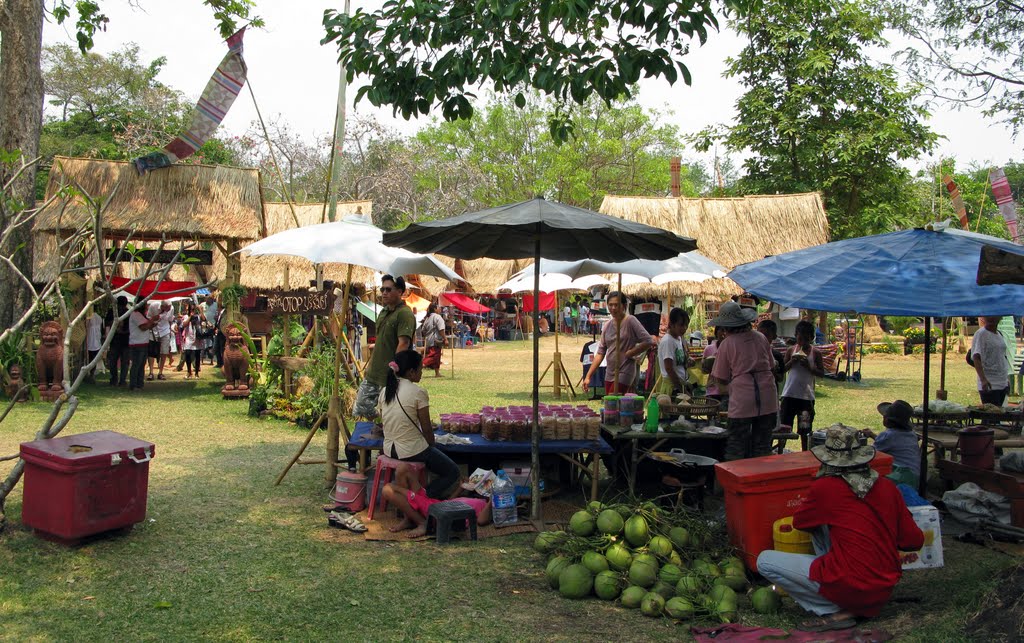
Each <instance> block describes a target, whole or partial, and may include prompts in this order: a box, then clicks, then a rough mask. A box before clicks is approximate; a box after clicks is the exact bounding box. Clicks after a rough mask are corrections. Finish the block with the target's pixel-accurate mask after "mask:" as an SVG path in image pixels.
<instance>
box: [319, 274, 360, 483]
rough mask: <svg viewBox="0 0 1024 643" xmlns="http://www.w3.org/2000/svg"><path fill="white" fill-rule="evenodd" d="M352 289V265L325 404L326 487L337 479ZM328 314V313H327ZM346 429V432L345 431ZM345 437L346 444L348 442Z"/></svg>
mask: <svg viewBox="0 0 1024 643" xmlns="http://www.w3.org/2000/svg"><path fill="white" fill-rule="evenodd" d="M322 275H323V273H320V274H319V275H318V276H317V281H319V282H320V285H321V286H322V285H323V282H322V281H321V280H322V279H323V276H322ZM351 288H352V264H349V266H348V274H347V275H346V277H345V293H344V297H345V299H344V300H342V302H341V319H339V320H338V338H337V339H338V343H337V344H336V345H335V347H334V386H333V387H332V388H331V399H330V401H329V402H328V403H327V469H326V471H325V472H324V473H325V475H324V480H325V482H327V483H328V485H333V484H334V482H335V479H336V478H337V477H338V451H339V450H340V448H339V442H340V436H341V396H340V395H339V391H340V388H341V346H342V339H341V338H342V335H343V334H344V333H345V321H346V320H347V319H348V297H349V293H350V292H351ZM328 314H330V313H328ZM345 369H346V372H347V373H348V376H349V381H350V382H353V383H354V382H355V379H354V378H352V373H351V371H350V370H349V369H348V363H347V362H346V363H345ZM347 428H348V427H346V431H347ZM345 437H346V442H348V440H347V438H348V437H349V436H347V435H346V436H345Z"/></svg>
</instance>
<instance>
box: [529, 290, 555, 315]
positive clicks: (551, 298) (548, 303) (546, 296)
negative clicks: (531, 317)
mask: <svg viewBox="0 0 1024 643" xmlns="http://www.w3.org/2000/svg"><path fill="white" fill-rule="evenodd" d="M540 309H541V310H554V309H555V293H553V292H542V293H541V294H540ZM523 310H524V311H526V312H528V313H532V312H533V295H523Z"/></svg>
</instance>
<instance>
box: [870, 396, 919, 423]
mask: <svg viewBox="0 0 1024 643" xmlns="http://www.w3.org/2000/svg"><path fill="white" fill-rule="evenodd" d="M878 412H879V413H881V414H882V417H883V418H884V419H886V420H891V421H892V422H894V423H896V424H899V425H900V426H902V427H908V428H909V427H910V419H911V418H912V417H914V407H912V406H910V403H909V402H905V401H903V400H896V401H895V402H882V403H881V404H879V405H878Z"/></svg>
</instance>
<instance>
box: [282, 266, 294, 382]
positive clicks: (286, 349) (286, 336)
mask: <svg viewBox="0 0 1024 643" xmlns="http://www.w3.org/2000/svg"><path fill="white" fill-rule="evenodd" d="M288 277H289V275H288V262H285V264H284V272H283V274H282V279H283V285H284V289H285V290H288V288H289V283H288V281H289V279H288ZM283 324H284V331H283V332H282V334H281V345H282V347H283V350H282V352H283V353H284V356H285V357H291V355H292V333H291V330H292V316H291V315H285V316H284V321H283ZM284 396H285V397H286V398H291V396H292V371H291V369H289V368H288V367H287V366H286V367H285V369H284Z"/></svg>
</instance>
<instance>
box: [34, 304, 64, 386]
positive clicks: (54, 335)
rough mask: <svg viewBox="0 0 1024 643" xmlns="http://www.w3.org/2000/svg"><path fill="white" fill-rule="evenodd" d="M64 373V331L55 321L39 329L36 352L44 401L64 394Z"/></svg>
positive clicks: (38, 380) (39, 381)
mask: <svg viewBox="0 0 1024 643" xmlns="http://www.w3.org/2000/svg"><path fill="white" fill-rule="evenodd" d="M63 372H64V329H63V328H61V325H60V324H59V323H57V322H55V321H48V322H43V324H42V325H41V326H40V327H39V350H38V351H36V377H37V380H36V382H37V385H38V387H39V393H40V394H43V393H50V395H42V397H43V399H51V398H53V397H54V395H53V394H56V395H60V394H61V393H63V392H64V387H63V386H62V385H61V380H62V379H63Z"/></svg>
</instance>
